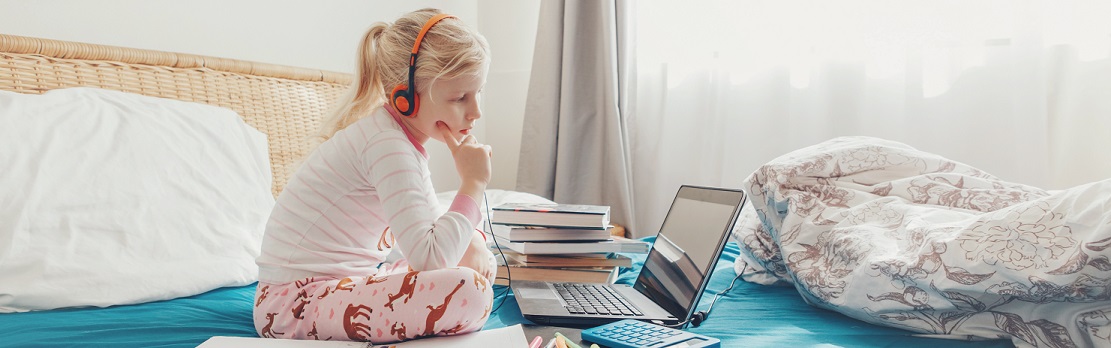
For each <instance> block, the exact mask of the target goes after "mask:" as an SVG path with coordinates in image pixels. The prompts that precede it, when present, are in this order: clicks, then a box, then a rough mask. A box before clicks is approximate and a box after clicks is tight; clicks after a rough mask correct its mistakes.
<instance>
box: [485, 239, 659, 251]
mask: <svg viewBox="0 0 1111 348" xmlns="http://www.w3.org/2000/svg"><path fill="white" fill-rule="evenodd" d="M494 238H495V239H497V242H498V245H500V246H501V247H502V248H503V249H509V250H510V251H513V252H516V253H519V254H588V253H634V254H644V253H647V252H648V249H649V246H650V245H649V244H648V243H647V242H643V241H639V240H633V239H628V238H622V237H617V236H613V237H610V239H608V240H604V241H600V242H510V241H509V240H506V239H504V238H500V237H498V236H494Z"/></svg>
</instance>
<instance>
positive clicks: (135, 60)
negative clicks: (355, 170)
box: [0, 34, 351, 196]
mask: <svg viewBox="0 0 1111 348" xmlns="http://www.w3.org/2000/svg"><path fill="white" fill-rule="evenodd" d="M350 81H351V75H349V74H343V73H336V72H330V71H322V70H314V69H305V68H295V67H288V66H280V65H273V64H263V63H255V62H249V61H242V60H235V59H227V58H216V57H205V56H198V55H192V54H182V53H172V52H160V51H151V50H140V49H131V48H123V47H114V46H104V45H95V44H87V43H77V42H66V41H58V40H48V39H38V38H31V37H23V36H13V35H4V34H0V90H6V91H14V92H19V93H35V94H41V93H43V92H46V91H48V90H52V89H60V88H68V87H79V86H80V87H97V88H104V89H112V90H117V91H123V92H130V93H136V94H142V95H148V96H154V97H162V98H170V99H177V100H183V101H190V102H198V103H204V104H210V105H215V106H220V107H225V108H228V109H231V110H234V111H235V112H237V113H239V115H241V116H242V117H243V119H244V120H246V122H247V123H248V124H250V125H251V126H253V127H255V128H256V129H258V130H259V131H261V132H263V133H266V134H267V137H268V138H269V142H270V164H271V170H272V171H273V174H274V186H273V193H274V195H275V196H277V194H278V192H281V190H282V187H284V186H285V183H286V180H287V179H288V178H289V176H290V175H291V174H292V173H293V170H294V168H293V166H294V165H295V163H296V161H297V160H298V159H300V157H301V156H303V155H304V151H305V150H304V146H303V144H304V140H305V137H307V136H308V135H310V134H311V133H312V132H315V131H316V128H317V124H318V123H319V122H320V120H321V119H322V118H323V117H324V113H325V112H327V110H328V108H329V105H330V104H331V103H332V102H333V101H334V100H335V99H336V98H337V97H339V95H340V93H342V92H343V90H345V89H346V88H347V86H348V84H349V83H350Z"/></svg>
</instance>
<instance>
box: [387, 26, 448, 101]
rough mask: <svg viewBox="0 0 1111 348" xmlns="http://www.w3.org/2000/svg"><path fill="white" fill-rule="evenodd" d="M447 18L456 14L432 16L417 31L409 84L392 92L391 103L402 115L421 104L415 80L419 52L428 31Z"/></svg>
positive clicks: (410, 57) (411, 56)
mask: <svg viewBox="0 0 1111 348" xmlns="http://www.w3.org/2000/svg"><path fill="white" fill-rule="evenodd" d="M445 18H455V16H452V15H449V14H446V13H442V14H438V15H435V16H432V18H429V19H428V21H427V22H425V23H424V26H423V27H421V28H420V33H417V39H416V40H415V41H414V42H413V51H412V52H411V53H410V54H409V83H408V84H407V85H397V87H394V90H393V92H392V93H390V104H392V105H393V106H394V109H395V110H397V111H398V112H400V113H401V114H402V115H405V116H412V115H413V114H414V113H416V112H417V108H418V107H419V106H420V99H418V98H417V89H416V88H417V87H416V83H415V82H414V81H415V80H416V75H417V52H420V43H421V41H424V35H425V34H427V33H428V30H430V29H432V26H434V25H436V23H439V22H440V21H441V20H444V19H445Z"/></svg>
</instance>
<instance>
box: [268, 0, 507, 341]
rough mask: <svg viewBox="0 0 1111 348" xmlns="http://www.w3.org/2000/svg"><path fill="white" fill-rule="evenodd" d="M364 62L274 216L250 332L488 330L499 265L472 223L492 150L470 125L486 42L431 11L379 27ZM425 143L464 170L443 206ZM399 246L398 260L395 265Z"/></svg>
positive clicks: (399, 336) (382, 336)
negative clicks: (440, 148)
mask: <svg viewBox="0 0 1111 348" xmlns="http://www.w3.org/2000/svg"><path fill="white" fill-rule="evenodd" d="M414 47H415V48H414ZM414 52H416V53H415V54H414ZM411 57H415V59H414V60H413V61H412V64H411V63H410V58H411ZM357 59H358V60H357V63H356V66H357V67H356V72H355V81H354V83H353V84H352V86H351V88H350V89H349V90H348V94H347V95H346V96H345V97H343V98H341V99H340V100H339V101H338V103H337V107H336V108H335V111H334V112H333V114H331V115H330V116H329V117H328V118H327V119H326V120H325V122H324V124H323V126H322V128H321V133H320V144H319V145H318V146H317V147H316V149H315V150H314V151H313V152H312V153H311V154H310V155H309V156H308V157H307V158H306V159H305V160H304V162H303V164H302V165H301V166H300V167H299V168H298V170H297V172H296V173H294V175H293V177H292V178H291V179H290V181H289V183H288V184H287V185H286V187H285V189H284V190H283V191H282V193H281V194H280V195H279V196H278V199H277V204H276V205H275V207H274V210H273V212H272V213H271V216H270V220H269V222H268V223H267V226H266V235H265V237H264V238H263V245H262V254H261V256H259V258H258V260H257V263H258V265H259V283H258V290H257V291H256V294H255V303H254V304H255V309H254V321H255V329H256V330H257V331H258V334H259V335H260V336H262V337H278V338H296V339H319V340H351V341H371V342H374V343H386V342H396V341H403V340H407V339H411V338H415V337H422V336H432V335H452V334H460V333H466V332H471V331H476V330H479V329H481V328H482V326H483V324H484V323H485V322H486V319H487V318H488V316H489V314H490V305H491V302H492V298H493V292H492V290H491V285H492V284H493V277H494V272H495V265H494V258H493V255H492V254H491V253H490V251H489V250H488V249H487V248H486V244H485V238H484V236H483V235H482V233H481V231H479V230H477V229H476V227H478V225H479V222H480V221H481V214H480V213H479V204H478V202H480V199H482V192H483V191H484V190H485V189H486V184H487V183H488V182H489V181H490V156H491V152H490V147H489V146H486V145H483V144H480V143H478V141H477V140H476V139H475V137H474V136H473V135H471V134H470V131H471V129H472V128H473V127H474V126H475V122H477V121H478V119H479V118H480V117H481V111H480V110H479V99H478V98H479V93H480V92H481V91H482V87H483V85H484V84H485V83H486V73H487V66H488V62H489V48H488V45H487V43H486V40H485V39H484V38H483V37H482V35H480V34H478V33H477V32H475V31H474V30H472V29H470V28H469V27H467V26H466V25H464V23H463V22H462V21H460V20H459V19H457V18H454V17H451V16H446V15H443V14H442V13H441V12H440V11H438V10H434V9H424V10H419V11H415V12H412V13H408V14H406V15H404V16H402V17H401V18H399V19H397V21H395V22H394V23H392V24H391V23H384V22H379V23H376V24H374V25H373V26H372V27H371V28H370V29H369V30H368V31H367V32H366V35H364V37H363V39H362V42H361V43H360V45H359V51H358V55H357ZM429 139H434V140H436V141H440V142H443V143H445V144H447V146H448V148H449V149H450V150H451V154H452V157H453V158H454V160H455V165H456V169H457V170H458V172H459V176H460V178H461V180H462V183H461V186H460V188H459V191H458V195H457V196H455V199H454V201H453V202H452V204H451V206H450V207H449V208H448V209H447V211H446V212H443V210H442V209H440V207H439V205H438V203H437V199H436V195H435V190H434V189H433V187H432V181H431V173H430V172H429V170H428V154H427V152H426V151H425V145H426V144H427V143H428V140H429ZM393 249H397V250H398V251H400V254H401V255H402V256H403V257H402V258H401V259H400V260H399V261H397V262H393V263H389V262H386V261H385V260H386V256H387V255H388V254H389V253H390V252H391V250H393Z"/></svg>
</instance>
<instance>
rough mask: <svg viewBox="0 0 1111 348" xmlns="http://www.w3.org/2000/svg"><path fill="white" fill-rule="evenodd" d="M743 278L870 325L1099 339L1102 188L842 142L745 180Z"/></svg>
mask: <svg viewBox="0 0 1111 348" xmlns="http://www.w3.org/2000/svg"><path fill="white" fill-rule="evenodd" d="M745 185H746V188H747V190H748V191H749V193H750V200H751V203H752V204H751V205H750V206H751V207H752V208H751V209H748V210H747V211H746V212H745V217H744V218H743V219H742V221H741V222H739V223H738V226H737V228H736V230H735V231H734V237H735V239H736V240H737V241H738V243H739V244H740V245H741V246H742V248H741V249H742V250H741V253H740V254H741V255H740V257H739V259H740V260H744V261H746V262H744V263H742V262H738V263H737V266H738V267H737V268H738V269H737V271H738V272H744V273H747V274H750V276H748V277H745V278H746V279H747V280H749V281H754V282H758V283H762V284H782V285H792V286H794V287H795V288H796V289H798V291H799V293H800V294H801V295H802V297H803V299H804V300H805V301H807V302H808V303H810V304H811V305H814V306H817V307H820V308H825V309H829V310H833V311H837V312H840V313H843V314H845V315H848V316H850V317H853V318H856V319H860V320H864V321H867V322H870V323H874V324H878V325H885V326H891V327H897V328H903V329H907V330H911V331H916V332H919V333H924V334H931V335H937V336H938V337H949V338H958V339H996V338H1009V339H1011V340H1012V342H1013V343H1015V344H1016V345H1018V346H1039V347H1041V346H1049V347H1070V346H1108V345H1111V319H1109V318H1111V262H1109V259H1111V180H1104V181H1099V182H1094V183H1090V184H1087V185H1081V186H1077V187H1073V188H1069V189H1065V190H1058V191H1047V190H1043V189H1040V188H1037V187H1032V186H1028V185H1023V184H1018V183H1011V182H1007V181H1005V180H1003V179H1000V178H997V177H995V176H992V175H990V174H988V173H986V172H984V171H982V170H979V169H977V168H974V167H972V166H969V165H966V164H963V163H959V162H956V161H952V160H949V159H946V158H944V157H941V156H938V155H935V154H931V153H927V152H923V151H919V150H916V149H914V148H911V147H909V146H907V145H904V144H901V143H897V142H893V141H887V140H882V139H876V138H868V137H842V138H836V139H833V140H830V141H827V142H824V143H821V144H818V145H814V146H811V147H807V148H804V149H800V150H797V151H794V152H791V153H789V154H787V155H784V156H782V157H779V158H777V159H775V160H773V161H771V162H769V163H767V164H766V165H764V166H762V167H761V168H759V169H758V170H757V171H756V172H754V173H753V174H752V175H750V176H749V177H748V178H747V179H746V180H745Z"/></svg>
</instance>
